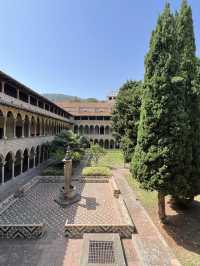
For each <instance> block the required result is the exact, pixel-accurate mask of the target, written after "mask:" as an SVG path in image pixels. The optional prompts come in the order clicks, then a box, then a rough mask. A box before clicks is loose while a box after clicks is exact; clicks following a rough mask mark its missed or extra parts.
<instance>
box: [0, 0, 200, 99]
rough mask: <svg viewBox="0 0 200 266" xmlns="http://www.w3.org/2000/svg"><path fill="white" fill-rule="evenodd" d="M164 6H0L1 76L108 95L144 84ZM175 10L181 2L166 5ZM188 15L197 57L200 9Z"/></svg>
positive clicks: (96, 1)
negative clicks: (147, 58) (133, 82)
mask: <svg viewBox="0 0 200 266" xmlns="http://www.w3.org/2000/svg"><path fill="white" fill-rule="evenodd" d="M165 2H166V1H164V0H139V1H138V0H137V1H136V0H135V1H133V0H0V3H1V15H0V33H1V34H0V35H1V37H0V68H1V70H3V71H5V72H6V73H8V74H10V75H11V76H13V77H14V78H16V79H17V80H19V81H21V82H22V83H24V84H26V85H28V86H30V87H31V88H32V89H34V90H36V91H38V92H41V93H44V92H48V93H64V94H69V95H77V96H80V97H97V98H99V99H104V98H105V97H106V95H107V94H108V93H109V92H110V91H112V90H115V89H117V88H119V87H120V86H121V85H122V84H123V82H124V81H126V80H127V79H136V80H138V79H142V78H143V73H144V56H145V54H146V52H147V50H148V45H149V39H150V35H151V31H152V30H153V28H154V27H155V24H156V20H157V17H158V15H159V13H160V12H161V11H162V9H163V7H164V5H165ZM169 2H170V3H171V6H172V8H173V9H177V8H178V7H179V5H180V2H181V1H179V0H171V1H169ZM189 3H190V4H191V6H192V9H193V18H194V26H195V34H196V45H197V54H198V55H199V54H200V15H199V14H200V1H198V0H189Z"/></svg>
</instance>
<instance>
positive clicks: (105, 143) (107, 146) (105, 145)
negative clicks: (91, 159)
mask: <svg viewBox="0 0 200 266" xmlns="http://www.w3.org/2000/svg"><path fill="white" fill-rule="evenodd" d="M104 147H105V149H109V140H108V139H106V140H105V142H104Z"/></svg>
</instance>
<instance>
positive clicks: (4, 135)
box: [3, 117, 7, 139]
mask: <svg viewBox="0 0 200 266" xmlns="http://www.w3.org/2000/svg"><path fill="white" fill-rule="evenodd" d="M6 122H7V119H6V117H4V123H3V139H7V135H6Z"/></svg>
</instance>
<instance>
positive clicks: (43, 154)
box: [40, 144, 45, 163]
mask: <svg viewBox="0 0 200 266" xmlns="http://www.w3.org/2000/svg"><path fill="white" fill-rule="evenodd" d="M44 156H45V145H44V144H42V145H41V153H40V163H42V162H43V161H44Z"/></svg>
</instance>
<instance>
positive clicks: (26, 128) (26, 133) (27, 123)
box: [24, 115, 30, 138]
mask: <svg viewBox="0 0 200 266" xmlns="http://www.w3.org/2000/svg"><path fill="white" fill-rule="evenodd" d="M29 128H30V120H29V117H28V115H25V119H24V137H26V138H28V137H29Z"/></svg>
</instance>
